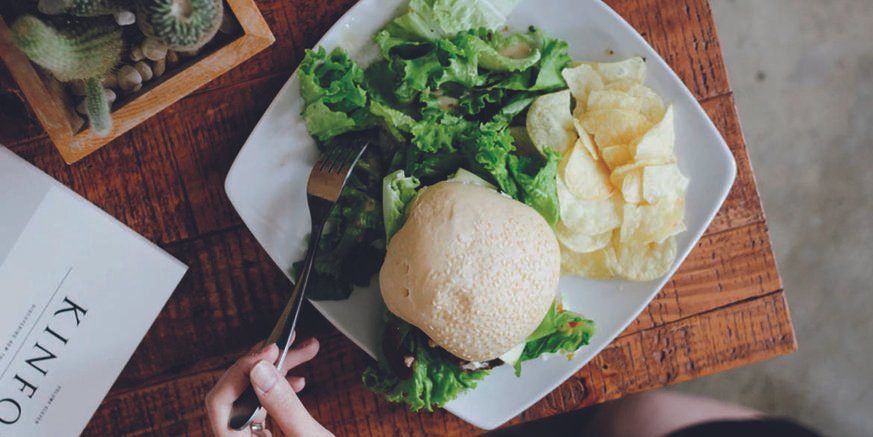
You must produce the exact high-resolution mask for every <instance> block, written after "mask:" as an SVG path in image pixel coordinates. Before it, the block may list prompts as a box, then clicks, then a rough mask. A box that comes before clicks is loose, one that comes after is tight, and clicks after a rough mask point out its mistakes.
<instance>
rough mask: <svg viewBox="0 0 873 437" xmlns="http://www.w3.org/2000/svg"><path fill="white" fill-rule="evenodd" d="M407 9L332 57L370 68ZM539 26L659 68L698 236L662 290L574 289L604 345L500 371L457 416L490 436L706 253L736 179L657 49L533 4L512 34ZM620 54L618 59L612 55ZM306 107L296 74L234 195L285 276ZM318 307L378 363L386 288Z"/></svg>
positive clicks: (305, 155)
mask: <svg viewBox="0 0 873 437" xmlns="http://www.w3.org/2000/svg"><path fill="white" fill-rule="evenodd" d="M406 4H407V2H406V0H361V1H360V2H359V3H358V4H357V5H355V6H354V7H353V8H352V9H351V10H349V11H348V13H346V14H345V15H344V16H343V17H342V18H341V19H340V20H339V21H338V22H337V23H336V24H335V25H334V26H333V27H332V28H331V29H330V31H328V32H327V34H326V35H325V36H324V38H322V39H321V41H320V42H319V44H320V45H322V46H325V47H326V48H327V49H328V50H329V49H331V48H333V47H335V46H337V45H340V46H342V47H344V48H346V49H347V50H348V51H349V52H350V53H351V54H352V56H353V57H354V58H355V59H356V60H358V61H359V62H362V63H367V62H368V61H370V60H372V59H373V57H374V56H375V54H376V53H377V50H376V47H375V44H373V43H372V42H371V40H372V36H373V35H374V34H375V33H376V32H377V31H378V30H379V29H380V28H381V27H383V26H384V25H385V24H386V23H387V22H388V21H390V20H391V19H392V18H393V17H394V16H396V15H397V14H398V13H399V12H400V11H401V10H403V8H405V7H406ZM529 25H535V26H537V27H539V28H541V29H542V30H543V31H545V32H546V33H548V34H549V35H552V36H555V37H558V38H563V39H565V40H567V41H568V42H569V43H570V54H571V55H572V56H573V59H576V60H591V61H610V60H620V59H624V58H626V57H630V56H644V57H645V58H646V59H647V60H648V79H647V84H648V85H649V86H651V87H652V88H653V89H654V90H655V91H657V92H658V94H660V95H661V96H662V97H663V98H664V100H665V101H666V102H667V103H672V104H673V105H674V109H675V112H676V120H677V121H676V142H677V144H676V153H677V155H678V157H679V166H680V167H681V169H682V172H683V173H684V174H685V175H687V176H688V177H689V178H690V179H691V184H690V186H689V189H688V195H687V199H686V202H687V204H686V205H687V206H686V208H687V213H686V214H687V215H686V221H687V226H688V230H687V231H686V232H684V233H682V234H680V235H679V236H678V239H677V243H678V254H679V255H678V257H677V259H676V262H675V263H674V265H673V267H672V269H671V270H670V274H668V275H667V276H665V277H664V278H662V279H659V280H655V281H651V282H644V283H635V282H628V281H619V280H615V281H590V280H583V279H580V278H569V277H568V278H562V279H561V290H562V292H563V294H564V297H565V300H564V302H565V305H566V306H567V307H568V308H570V309H572V310H574V311H578V312H580V313H582V314H585V315H586V316H587V317H589V318H591V319H593V320H594V321H595V322H596V323H597V334H596V335H595V336H594V338H593V339H592V341H591V344H590V345H588V346H587V347H584V348H582V350H581V351H579V352H578V353H577V354H575V356H574V358H573V359H572V360H566V359H564V358H563V357H552V358H551V359H546V360H539V361H534V362H528V363H525V365H524V371H523V374H522V376H521V377H520V378H516V377H515V376H514V375H513V373H512V369H510V368H509V367H508V366H503V367H500V368H497V369H495V370H494V371H493V372H492V374H491V375H490V376H489V377H487V378H486V379H485V380H484V381H482V382H481V383H480V384H479V386H478V387H477V388H476V389H475V390H472V391H470V392H468V393H466V394H464V395H462V396H461V397H459V398H458V399H456V400H454V401H452V402H451V403H449V404H448V405H447V406H446V409H447V410H448V411H450V412H452V413H453V414H455V415H457V416H458V417H460V418H461V419H464V420H466V421H467V422H470V423H471V424H473V425H475V426H477V427H479V428H484V429H492V428H495V427H497V426H500V425H501V424H503V423H504V422H506V421H508V420H509V419H511V418H512V417H514V416H516V415H517V414H519V413H521V412H522V411H524V410H525V409H527V408H528V407H530V406H531V405H532V404H534V403H535V402H537V401H538V400H539V399H541V398H542V397H543V396H545V395H547V394H548V393H549V392H551V391H552V390H554V389H555V388H556V387H557V386H558V385H560V384H561V383H562V382H564V381H565V380H566V379H567V378H569V377H570V376H571V375H572V374H573V373H575V372H576V371H578V370H579V369H580V368H581V367H582V366H583V365H585V363H587V362H588V361H589V360H590V359H591V358H593V357H594V356H595V355H596V354H597V353H598V352H600V351H601V350H602V349H603V348H604V347H605V346H606V345H607V344H609V342H610V341H612V340H613V339H614V338H615V337H616V336H617V335H618V334H619V333H621V332H622V330H623V329H624V328H625V327H626V326H627V325H628V324H629V323H630V322H631V321H633V320H634V318H636V316H637V315H638V314H639V313H640V312H641V311H642V310H643V309H644V308H645V307H646V305H648V303H649V301H651V300H652V298H653V297H654V296H655V294H657V292H658V290H660V289H661V287H662V286H663V285H664V283H666V281H667V279H668V278H669V277H670V276H671V275H672V274H673V272H675V270H676V268H677V267H678V266H679V264H680V263H681V262H682V260H684V259H685V257H686V256H687V255H688V253H689V252H690V251H691V249H692V248H693V247H694V245H695V243H696V242H697V240H698V239H699V238H700V236H701V235H702V234H703V231H704V230H705V229H706V228H707V226H708V225H709V223H710V221H711V220H712V218H713V217H714V216H715V213H716V212H717V211H718V209H719V207H720V206H721V204H722V202H723V201H724V199H725V197H726V196H727V193H728V191H729V190H730V187H731V185H732V184H733V180H734V176H735V174H736V163H735V162H734V159H733V156H732V155H731V153H730V150H729V149H728V147H727V144H725V142H724V139H722V137H721V135H720V134H719V132H718V131H717V130H716V128H715V126H714V125H713V124H712V122H711V121H710V119H709V117H708V116H707V115H706V113H705V112H704V111H703V109H702V108H701V107H700V105H699V104H698V103H697V101H696V100H695V99H694V97H693V96H692V94H691V93H690V92H689V91H688V89H687V88H686V87H685V85H684V84H683V83H682V82H681V81H680V80H679V78H678V77H677V76H676V74H675V73H674V72H673V71H672V70H671V69H670V67H669V66H668V65H667V64H666V63H665V62H664V60H663V59H661V57H660V56H658V54H657V53H656V52H655V51H654V50H653V49H652V48H651V47H650V46H649V45H648V44H647V43H646V41H645V40H644V39H643V38H642V37H641V36H640V35H639V34H638V33H637V32H636V31H635V30H634V29H633V28H632V27H631V26H630V25H628V24H627V23H626V22H625V21H624V20H623V19H622V18H621V17H620V16H619V15H618V14H616V13H615V12H614V11H612V10H611V9H610V8H609V7H608V6H606V5H605V4H604V3H602V2H601V1H598V0H581V1H580V0H549V1H533V0H524V1H522V2H521V4H520V5H519V7H518V8H517V9H516V10H515V12H514V13H513V14H512V16H511V17H510V19H509V27H510V29H526V28H527V26H529ZM608 50H612V51H613V52H614V55H609V56H608V55H606V53H608ZM302 104H303V102H302V99H301V98H300V93H299V83H298V80H297V74H296V73H295V74H294V75H292V76H291V78H290V79H289V80H288V82H287V83H286V84H285V86H284V87H282V89H281V90H280V91H279V94H278V95H277V96H276V98H275V100H274V101H273V103H272V104H271V105H270V107H269V109H267V112H266V113H265V114H264V116H263V118H262V119H261V121H260V122H259V123H258V125H257V126H256V127H255V129H254V131H253V132H252V134H251V136H250V137H249V139H248V141H247V142H246V144H245V146H244V147H243V149H242V151H241V152H240V154H239V156H238V157H237V159H236V161H235V162H234V164H233V167H232V168H231V170H230V174H229V175H228V177H227V181H226V184H225V188H226V190H227V194H228V196H229V197H230V200H231V202H232V203H233V205H234V207H235V208H236V210H237V212H239V214H240V216H241V217H242V219H243V221H244V222H245V223H246V225H247V226H248V227H249V229H251V231H252V233H253V234H254V236H255V238H257V240H258V241H259V242H260V243H261V245H263V247H264V248H265V249H266V251H267V253H269V255H270V257H272V259H273V261H275V262H276V264H278V265H279V267H281V268H282V269H283V270H284V271H285V272H289V271H290V268H291V265H292V264H293V262H294V261H296V260H298V259H299V258H302V256H303V252H304V251H305V247H304V239H305V237H306V234H307V233H308V232H309V215H308V212H307V207H306V181H307V179H308V177H309V170H310V168H311V167H312V165H313V163H314V162H315V160H316V149H315V143H314V141H313V140H312V138H310V136H309V135H308V134H307V132H306V125H305V123H304V121H303V119H302V118H301V117H300V112H301V110H302V109H303V106H302ZM314 305H315V307H316V308H318V310H319V311H321V313H322V314H324V316H325V317H326V318H327V319H328V320H330V321H331V323H333V324H334V325H335V326H336V327H337V329H339V330H340V331H341V332H342V333H343V334H345V335H346V336H347V337H349V338H350V339H351V340H352V341H353V342H355V344H357V345H358V346H360V347H361V348H362V349H364V350H365V351H366V352H367V353H368V354H370V355H371V356H375V352H376V351H377V350H378V345H379V339H380V335H381V315H382V311H383V304H382V299H381V297H380V295H379V292H378V287H377V281H376V280H375V279H374V281H373V284H372V286H371V287H369V288H367V289H356V290H355V291H354V292H353V293H352V296H351V298H350V299H348V300H346V301H340V302H315V303H314Z"/></svg>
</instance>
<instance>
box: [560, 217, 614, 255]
mask: <svg viewBox="0 0 873 437" xmlns="http://www.w3.org/2000/svg"><path fill="white" fill-rule="evenodd" d="M555 236H556V237H558V241H559V242H560V243H561V244H562V245H563V246H565V247H566V248H568V249H570V250H572V251H573V252H577V253H588V252H594V251H595V250H600V249H603V248H604V247H606V246H609V243H610V242H612V230H609V231H606V232H603V233H601V234H596V235H585V234H582V233H579V232H575V231H573V230H572V229H570V228H568V227H567V226H565V225H564V224H563V223H558V224H557V225H556V226H555Z"/></svg>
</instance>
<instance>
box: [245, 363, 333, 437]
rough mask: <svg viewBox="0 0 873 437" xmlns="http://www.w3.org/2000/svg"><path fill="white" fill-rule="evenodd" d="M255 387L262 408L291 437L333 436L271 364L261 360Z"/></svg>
mask: <svg viewBox="0 0 873 437" xmlns="http://www.w3.org/2000/svg"><path fill="white" fill-rule="evenodd" d="M250 376H251V380H252V386H253V387H254V388H255V393H256V394H257V395H258V399H259V400H260V401H261V405H262V406H263V407H264V409H266V410H267V413H268V414H269V415H270V417H272V418H273V420H274V421H275V422H276V424H278V425H279V428H280V429H281V430H282V432H283V433H285V434H286V435H288V436H298V435H303V436H309V435H330V433H329V432H327V430H325V429H324V428H323V427H322V426H321V425H320V424H319V423H318V422H316V421H315V419H313V418H312V416H311V415H309V412H308V411H306V407H304V406H303V404H302V403H301V402H300V398H298V397H297V394H296V393H294V389H293V388H291V384H289V383H288V381H287V380H286V379H285V378H284V377H283V376H282V375H281V374H280V373H279V369H276V367H275V366H273V365H272V364H270V363H268V362H266V361H261V362H259V363H258V364H256V365H255V367H254V368H252V372H251V375H250Z"/></svg>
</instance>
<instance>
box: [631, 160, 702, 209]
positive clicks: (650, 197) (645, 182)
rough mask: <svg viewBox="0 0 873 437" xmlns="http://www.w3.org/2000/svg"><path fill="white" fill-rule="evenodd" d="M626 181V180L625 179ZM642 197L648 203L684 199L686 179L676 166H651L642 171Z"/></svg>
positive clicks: (686, 186) (686, 185)
mask: <svg viewBox="0 0 873 437" xmlns="http://www.w3.org/2000/svg"><path fill="white" fill-rule="evenodd" d="M625 180H627V178H625ZM642 188H643V191H642V196H643V199H644V200H645V201H646V202H648V203H656V202H658V201H659V200H662V199H667V200H669V199H678V198H682V197H685V192H686V191H687V190H688V178H686V177H685V176H683V175H682V172H681V171H679V166H677V165H676V164H664V165H651V166H648V167H646V168H644V169H643V171H642Z"/></svg>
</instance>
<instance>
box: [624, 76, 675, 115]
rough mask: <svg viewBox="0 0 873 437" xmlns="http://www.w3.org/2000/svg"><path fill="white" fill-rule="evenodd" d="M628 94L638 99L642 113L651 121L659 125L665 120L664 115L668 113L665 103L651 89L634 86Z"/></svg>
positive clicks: (643, 86)
mask: <svg viewBox="0 0 873 437" xmlns="http://www.w3.org/2000/svg"><path fill="white" fill-rule="evenodd" d="M627 93H628V95H630V96H633V97H635V98H636V100H637V102H638V103H639V105H640V107H639V111H640V113H641V114H643V116H644V117H646V118H648V119H649V121H651V122H652V123H658V122H659V121H661V119H663V118H664V113H665V112H666V111H667V108H666V107H665V106H664V101H663V100H661V97H660V96H658V94H656V93H655V92H654V91H652V89H651V88H649V87H647V86H645V85H634V86H633V87H631V88H630V89H629V90H628V91H627Z"/></svg>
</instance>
